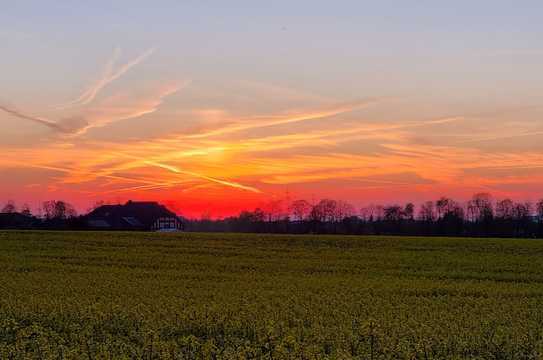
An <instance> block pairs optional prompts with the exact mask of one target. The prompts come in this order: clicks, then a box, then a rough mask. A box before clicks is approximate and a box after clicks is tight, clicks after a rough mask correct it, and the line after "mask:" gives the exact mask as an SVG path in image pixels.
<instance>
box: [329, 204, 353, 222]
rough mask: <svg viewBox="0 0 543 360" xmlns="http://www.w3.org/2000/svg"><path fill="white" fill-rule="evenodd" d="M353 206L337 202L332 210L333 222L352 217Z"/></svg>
mask: <svg viewBox="0 0 543 360" xmlns="http://www.w3.org/2000/svg"><path fill="white" fill-rule="evenodd" d="M354 212H355V211H354V206H352V205H351V204H349V203H348V202H345V201H343V200H338V201H337V202H336V206H335V209H334V221H342V220H343V219H345V218H348V217H351V216H353V215H354Z"/></svg>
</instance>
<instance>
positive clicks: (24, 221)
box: [0, 212, 37, 229]
mask: <svg viewBox="0 0 543 360" xmlns="http://www.w3.org/2000/svg"><path fill="white" fill-rule="evenodd" d="M36 225H37V220H36V218H35V217H33V216H29V215H24V214H21V213H16V212H14V213H0V229H32V228H34V227H35V226H36Z"/></svg>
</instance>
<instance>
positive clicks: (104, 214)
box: [87, 201, 178, 228]
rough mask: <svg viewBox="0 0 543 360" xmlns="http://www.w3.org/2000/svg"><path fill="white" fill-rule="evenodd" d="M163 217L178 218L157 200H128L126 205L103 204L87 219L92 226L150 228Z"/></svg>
mask: <svg viewBox="0 0 543 360" xmlns="http://www.w3.org/2000/svg"><path fill="white" fill-rule="evenodd" d="M162 217H174V218H178V217H177V215H176V214H175V213H173V212H172V211H170V210H168V209H167V208H166V207H165V206H163V205H160V204H159V203H157V202H150V201H146V202H136V201H128V202H127V203H126V204H124V205H102V206H100V207H98V208H96V209H94V210H93V211H91V212H90V213H89V214H88V215H87V221H88V223H89V225H91V226H93V224H95V225H98V224H99V225H101V226H99V227H111V228H116V227H123V228H150V227H151V226H152V225H153V223H154V222H155V221H156V220H157V219H158V218H162ZM106 224H107V225H106Z"/></svg>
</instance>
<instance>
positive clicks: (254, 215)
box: [0, 193, 543, 238]
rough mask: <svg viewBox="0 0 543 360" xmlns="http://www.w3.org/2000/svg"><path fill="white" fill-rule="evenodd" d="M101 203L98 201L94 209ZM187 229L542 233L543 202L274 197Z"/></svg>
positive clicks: (6, 213) (42, 224)
mask: <svg viewBox="0 0 543 360" xmlns="http://www.w3.org/2000/svg"><path fill="white" fill-rule="evenodd" d="M101 205H103V202H98V203H96V205H95V206H94V207H92V208H91V209H89V211H91V210H92V209H94V208H96V207H99V206H101ZM183 221H184V226H183V228H184V229H185V230H186V231H194V232H253V233H292V234H310V233H314V234H353V235H354V234H358V235H413V236H421V235H422V236H473V237H525V238H535V237H538V238H541V237H543V200H541V201H538V202H537V203H535V204H532V203H529V202H515V201H513V200H510V199H503V200H498V201H495V200H494V199H493V198H492V196H491V195H489V194H486V193H480V194H476V195H474V196H473V197H472V199H471V200H469V201H467V202H466V203H459V202H457V201H455V200H453V199H450V198H447V197H442V198H440V199H437V200H436V201H427V202H424V203H422V204H420V205H419V206H415V204H412V203H407V204H403V205H398V204H391V205H370V206H366V207H363V208H362V209H356V208H355V207H354V206H352V205H351V204H349V203H347V202H345V201H341V200H332V199H323V200H320V201H318V202H317V203H315V204H311V203H309V202H308V201H306V200H295V201H293V202H289V203H288V204H287V203H286V202H283V201H273V202H270V203H269V204H267V205H266V206H265V207H263V208H257V209H255V210H253V211H242V212H241V213H240V214H239V215H237V216H231V217H227V218H222V219H212V218H211V216H209V215H204V216H202V217H201V218H200V219H183ZM87 227H88V226H87V223H86V218H85V215H80V216H78V215H77V213H76V211H75V209H74V207H73V206H71V205H70V204H69V203H67V202H65V201H54V200H53V201H46V202H44V203H42V204H41V206H40V207H39V208H38V209H37V211H36V214H32V212H31V210H30V208H29V206H28V205H23V206H21V207H20V208H18V207H17V206H16V204H15V203H14V202H13V201H8V202H7V203H6V204H5V206H3V207H2V208H0V228H22V229H24V228H33V229H55V230H69V229H71V230H85V229H87Z"/></svg>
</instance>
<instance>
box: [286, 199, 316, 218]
mask: <svg viewBox="0 0 543 360" xmlns="http://www.w3.org/2000/svg"><path fill="white" fill-rule="evenodd" d="M290 211H291V213H292V216H293V217H294V220H298V221H302V220H305V219H306V218H307V217H308V216H309V213H310V212H311V204H309V202H307V201H306V200H295V201H294V202H293V203H292V204H291V205H290Z"/></svg>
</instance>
